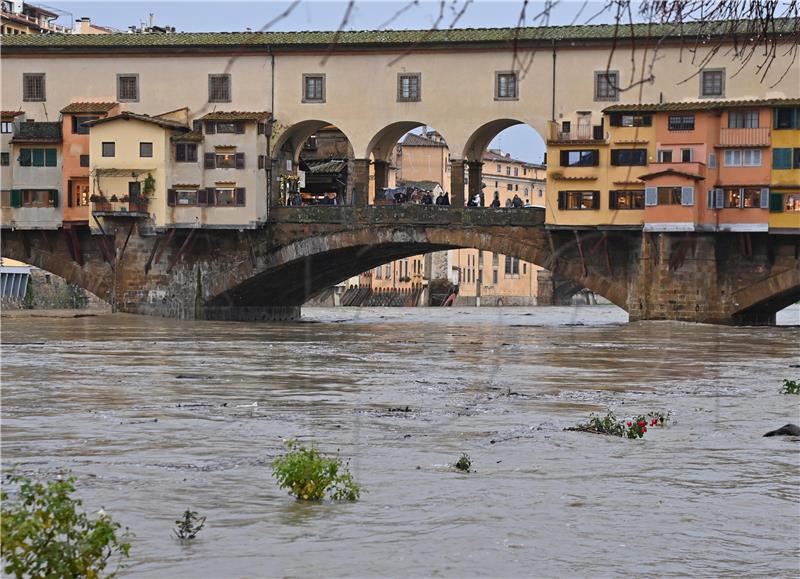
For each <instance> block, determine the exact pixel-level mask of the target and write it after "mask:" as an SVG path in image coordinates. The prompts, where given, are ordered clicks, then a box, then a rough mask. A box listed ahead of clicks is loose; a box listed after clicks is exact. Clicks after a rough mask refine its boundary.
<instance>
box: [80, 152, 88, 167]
mask: <svg viewBox="0 0 800 579" xmlns="http://www.w3.org/2000/svg"><path fill="white" fill-rule="evenodd" d="M80 162H81V167H88V166H89V155H81V157H80Z"/></svg>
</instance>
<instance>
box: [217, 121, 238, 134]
mask: <svg viewBox="0 0 800 579" xmlns="http://www.w3.org/2000/svg"><path fill="white" fill-rule="evenodd" d="M216 127H217V132H218V133H235V132H236V123H217V124H216Z"/></svg>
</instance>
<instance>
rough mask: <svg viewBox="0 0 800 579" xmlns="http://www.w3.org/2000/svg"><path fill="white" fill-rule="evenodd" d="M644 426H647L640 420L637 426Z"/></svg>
mask: <svg viewBox="0 0 800 579" xmlns="http://www.w3.org/2000/svg"><path fill="white" fill-rule="evenodd" d="M645 424H647V423H646V422H645V421H644V420H640V421H639V426H644V425H645Z"/></svg>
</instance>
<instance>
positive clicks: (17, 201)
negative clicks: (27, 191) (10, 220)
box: [11, 189, 22, 207]
mask: <svg viewBox="0 0 800 579" xmlns="http://www.w3.org/2000/svg"><path fill="white" fill-rule="evenodd" d="M11 207H22V189H12V190H11Z"/></svg>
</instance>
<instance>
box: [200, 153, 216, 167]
mask: <svg viewBox="0 0 800 579" xmlns="http://www.w3.org/2000/svg"><path fill="white" fill-rule="evenodd" d="M203 167H204V168H206V169H216V159H215V157H214V153H204V154H203Z"/></svg>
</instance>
